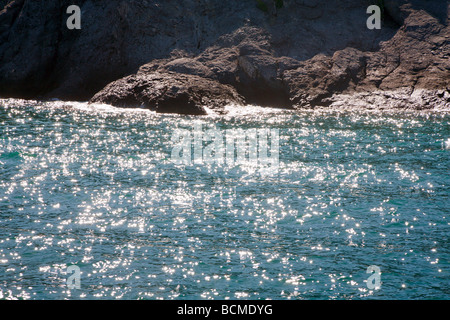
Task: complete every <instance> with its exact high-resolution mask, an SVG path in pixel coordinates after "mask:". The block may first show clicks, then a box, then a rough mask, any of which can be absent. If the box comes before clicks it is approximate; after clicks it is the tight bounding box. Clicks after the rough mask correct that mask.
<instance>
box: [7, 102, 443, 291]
mask: <svg viewBox="0 0 450 320" xmlns="http://www.w3.org/2000/svg"><path fill="white" fill-rule="evenodd" d="M230 108H232V107H230ZM257 109H258V107H249V109H247V110H245V111H242V114H244V115H245V116H242V114H240V113H239V110H237V109H236V107H235V108H234V109H232V110H231V109H230V110H231V111H232V112H230V114H229V115H228V116H225V117H218V116H215V115H210V116H206V117H198V118H195V117H188V116H176V115H161V114H155V113H153V112H149V111H146V110H139V109H134V110H122V109H115V108H112V107H109V106H105V105H87V104H84V103H69V102H49V103H40V102H29V101H22V100H0V128H1V129H0V130H1V135H0V229H1V235H0V270H1V271H0V299H9V298H25V299H60V298H73V299H80V298H98V299H101V298H103V299H110V298H117V299H120V298H124V299H175V298H177V299H180V298H184V299H268V298H271V299H316V298H321V299H344V298H353V299H359V298H366V297H371V298H381V299H384V298H388V299H413V298H415V299H417V298H425V299H427V298H441V299H442V298H443V299H448V298H449V292H450V291H449V282H448V279H449V260H450V251H449V247H448V245H447V244H448V236H449V222H448V213H449V208H450V202H449V197H448V195H449V153H448V147H446V146H447V145H448V141H449V140H448V139H449V136H450V125H449V119H450V116H449V115H448V114H446V113H422V114H415V113H406V112H404V113H401V112H399V113H390V114H388V113H384V114H382V115H379V114H376V113H367V112H353V113H350V112H337V111H334V112H333V111H304V112H297V113H295V112H292V111H282V110H276V109H273V110H269V109H266V110H265V112H256V111H255V110H257ZM249 110H250V111H251V112H249ZM194 122H197V123H201V124H202V125H203V126H205V127H213V126H214V127H216V128H218V129H219V130H226V129H235V128H244V129H248V128H266V127H269V128H278V129H279V130H280V168H279V172H278V173H277V174H276V175H269V176H262V175H260V174H258V172H257V171H255V170H254V169H252V167H251V166H226V165H222V166H221V165H217V164H193V165H189V166H182V165H176V164H174V163H173V162H172V161H171V159H170V151H171V143H170V139H171V135H172V133H173V130H175V129H176V128H184V129H188V130H191V129H192V126H193V123H194ZM72 264H75V265H77V266H78V267H80V269H81V271H82V275H81V289H79V290H69V289H68V288H67V285H66V279H67V275H66V274H65V270H66V268H67V266H68V265H72ZM370 265H378V266H380V268H381V270H382V277H383V278H382V281H383V285H382V288H381V289H380V290H377V291H371V290H369V289H368V288H367V286H366V283H365V281H366V280H367V277H368V275H367V274H366V273H365V272H366V269H367V267H368V266H370Z"/></svg>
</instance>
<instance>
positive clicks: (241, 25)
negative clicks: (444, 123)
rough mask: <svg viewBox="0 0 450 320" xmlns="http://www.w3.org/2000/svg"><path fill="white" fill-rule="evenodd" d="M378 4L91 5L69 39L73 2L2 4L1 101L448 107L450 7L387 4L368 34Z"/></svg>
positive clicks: (200, 108) (183, 109)
mask: <svg viewBox="0 0 450 320" xmlns="http://www.w3.org/2000/svg"><path fill="white" fill-rule="evenodd" d="M264 1H266V2H267V3H268V4H270V3H272V1H269V0H264ZM373 2H374V1H372V0H368V1H361V0H342V1H339V2H336V3H332V4H331V3H330V2H329V1H326V0H284V6H283V8H281V9H276V8H274V7H272V6H269V11H268V12H267V13H265V12H262V11H261V10H259V9H258V8H257V7H256V5H255V1H254V0H239V1H238V0H230V1H221V0H186V1H167V0H166V1H156V0H154V1H151V0H149V1H119V0H111V1H106V2H105V1H102V2H98V1H92V0H84V1H78V2H77V3H78V5H80V7H81V9H82V29H81V30H72V31H71V30H68V29H67V28H66V26H65V22H66V19H67V17H68V15H67V14H65V10H66V8H67V7H68V6H69V5H70V4H72V1H64V0H60V1H57V0H53V1H46V2H45V4H44V3H42V2H36V1H31V0H15V1H0V6H2V7H3V6H4V9H3V10H2V11H1V12H0V95H1V96H15V97H25V98H52V97H58V98H61V99H71V100H89V99H91V97H92V96H94V95H95V96H94V97H93V98H92V100H91V101H93V102H105V103H110V104H113V105H116V106H125V107H127V106H144V107H147V108H151V109H155V110H158V111H159V112H176V113H186V114H203V113H204V112H205V109H204V107H205V106H208V107H210V108H213V109H215V110H216V111H217V112H221V111H222V110H223V106H224V104H226V103H236V104H244V103H254V104H260V105H266V106H275V107H285V108H305V107H306V108H309V107H315V106H328V105H330V104H333V103H334V100H333V99H334V97H336V96H338V94H344V95H345V94H351V93H355V92H356V93H367V92H375V91H389V92H392V91H393V90H397V89H401V92H405V94H409V95H417V94H419V92H428V93H426V96H424V97H423V99H428V100H430V99H429V98H428V97H429V96H430V92H436V95H435V96H436V97H438V98H436V99H431V100H432V101H431V100H430V103H428V104H426V105H427V106H429V107H430V108H432V107H434V106H436V105H442V104H447V105H448V104H449V103H450V101H449V100H448V95H449V81H450V80H449V79H450V66H449V55H450V49H449V35H450V31H449V26H448V12H449V4H448V2H447V1H446V0H435V1H419V0H385V1H384V6H385V18H384V21H383V27H382V29H381V30H368V29H367V28H366V19H367V18H368V15H367V14H366V9H367V7H368V6H369V5H370V4H372V3H373ZM5 5H6V6H5ZM122 77H124V78H122ZM117 79H119V80H117ZM111 81H113V82H112V83H111V84H109V85H107V84H108V83H110V82H111ZM105 85H107V86H106V87H105ZM102 88H103V89H102ZM405 88H406V90H404V89H405ZM422 89H427V90H428V91H423V90H422ZM430 90H431V91H430ZM442 92H444V93H442ZM96 93H97V94H96ZM359 96H360V97H367V95H365V94H361V95H359ZM393 96H394V97H396V95H393ZM431 96H433V94H431ZM428 100H427V101H428ZM415 101H416V100H415ZM417 101H422V100H420V99H418V100H417Z"/></svg>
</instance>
